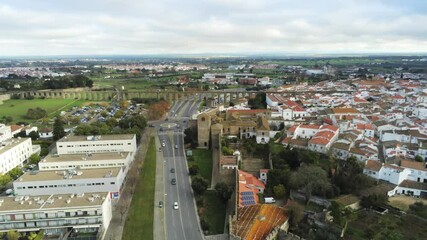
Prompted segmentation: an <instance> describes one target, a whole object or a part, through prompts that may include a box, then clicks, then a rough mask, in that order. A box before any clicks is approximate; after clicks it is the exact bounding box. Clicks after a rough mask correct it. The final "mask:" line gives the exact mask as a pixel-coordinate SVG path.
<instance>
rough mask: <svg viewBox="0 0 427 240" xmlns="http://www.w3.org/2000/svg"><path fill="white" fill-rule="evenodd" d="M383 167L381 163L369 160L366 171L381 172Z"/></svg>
mask: <svg viewBox="0 0 427 240" xmlns="http://www.w3.org/2000/svg"><path fill="white" fill-rule="evenodd" d="M381 167H382V163H381V162H379V161H375V160H368V161H366V165H365V167H364V169H367V170H372V171H376V172H379V171H380V170H381Z"/></svg>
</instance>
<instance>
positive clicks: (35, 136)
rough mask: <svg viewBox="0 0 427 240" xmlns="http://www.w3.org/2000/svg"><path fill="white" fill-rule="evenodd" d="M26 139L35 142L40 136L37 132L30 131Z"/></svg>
mask: <svg viewBox="0 0 427 240" xmlns="http://www.w3.org/2000/svg"><path fill="white" fill-rule="evenodd" d="M28 137H30V138H31V140H33V141H35V140H37V139H38V138H39V137H40V134H39V133H38V132H36V131H31V132H30V133H29V134H28Z"/></svg>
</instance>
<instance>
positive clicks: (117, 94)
mask: <svg viewBox="0 0 427 240" xmlns="http://www.w3.org/2000/svg"><path fill="white" fill-rule="evenodd" d="M318 92H319V93H331V92H341V93H344V92H345V93H349V92H351V91H330V92H329V91H328V92H326V91H318ZM257 93H258V92H257V91H227V92H225V91H198V92H194V91H192V92H178V91H160V90H151V91H148V90H139V91H138V90H134V91H90V90H84V91H70V90H40V91H20V92H10V95H18V96H19V97H20V98H26V97H30V96H32V97H35V98H61V99H84V100H91V101H106V100H111V99H113V98H118V99H124V100H130V99H132V98H158V99H160V98H163V99H166V100H168V101H175V100H179V99H182V98H187V97H190V96H192V97H195V98H198V99H200V100H201V99H204V98H206V99H209V98H216V99H223V101H231V100H233V99H239V98H242V97H254V96H255V95H256V94H257ZM275 93H276V94H283V95H284V94H287V95H289V94H298V92H289V91H287V92H280V93H277V92H275Z"/></svg>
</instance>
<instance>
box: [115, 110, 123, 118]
mask: <svg viewBox="0 0 427 240" xmlns="http://www.w3.org/2000/svg"><path fill="white" fill-rule="evenodd" d="M124 115H125V112H124V111H123V110H121V109H119V110H117V112H116V113H115V114H114V117H115V118H121V117H123V116H124Z"/></svg>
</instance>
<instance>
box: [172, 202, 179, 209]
mask: <svg viewBox="0 0 427 240" xmlns="http://www.w3.org/2000/svg"><path fill="white" fill-rule="evenodd" d="M178 208H179V207H178V202H174V203H173V209H175V210H177V209H178Z"/></svg>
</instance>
